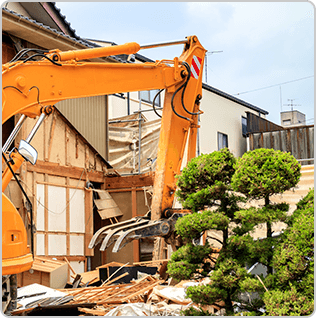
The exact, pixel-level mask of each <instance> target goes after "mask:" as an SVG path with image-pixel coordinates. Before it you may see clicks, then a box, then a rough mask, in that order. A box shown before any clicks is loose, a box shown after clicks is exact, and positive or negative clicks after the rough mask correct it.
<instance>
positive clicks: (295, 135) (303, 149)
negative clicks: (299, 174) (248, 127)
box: [249, 125, 314, 165]
mask: <svg viewBox="0 0 316 318" xmlns="http://www.w3.org/2000/svg"><path fill="white" fill-rule="evenodd" d="M258 148H273V149H276V150H281V151H285V152H290V153H291V154H292V155H293V156H294V157H295V158H296V159H298V160H299V161H300V162H301V164H302V165H306V164H314V125H311V126H297V127H292V128H287V129H284V130H278V131H267V132H259V133H250V134H249V150H254V149H258ZM302 159H305V160H302ZM306 159H312V160H306Z"/></svg>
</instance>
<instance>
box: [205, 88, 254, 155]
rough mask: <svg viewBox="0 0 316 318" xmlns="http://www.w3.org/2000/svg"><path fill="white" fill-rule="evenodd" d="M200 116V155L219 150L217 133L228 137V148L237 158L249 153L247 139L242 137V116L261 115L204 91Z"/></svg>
mask: <svg viewBox="0 0 316 318" xmlns="http://www.w3.org/2000/svg"><path fill="white" fill-rule="evenodd" d="M200 108H201V110H202V111H203V112H204V114H202V115H201V116H200V119H201V121H200V126H201V128H200V134H199V138H200V153H201V154H202V153H204V154H206V153H211V152H213V151H216V150H218V140H217V133H218V132H221V133H224V134H226V135H228V148H229V150H230V151H231V152H232V153H233V154H234V155H235V156H237V157H240V156H242V155H243V153H244V152H246V151H247V139H246V138H245V137H243V135H242V124H241V118H242V116H244V117H247V114H246V111H248V112H252V113H254V114H256V115H259V114H258V112H256V111H254V110H251V109H250V108H248V107H245V106H242V105H240V104H238V103H235V102H233V101H231V100H229V99H227V98H223V97H221V96H219V95H217V94H214V93H212V92H209V91H206V90H205V89H204V90H203V99H202V101H201V107H200Z"/></svg>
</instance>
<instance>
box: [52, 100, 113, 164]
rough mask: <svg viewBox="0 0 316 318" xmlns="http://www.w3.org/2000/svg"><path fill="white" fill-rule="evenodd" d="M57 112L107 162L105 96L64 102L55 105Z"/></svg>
mask: <svg viewBox="0 0 316 318" xmlns="http://www.w3.org/2000/svg"><path fill="white" fill-rule="evenodd" d="M56 107H57V108H58V110H59V111H60V112H61V113H62V114H63V115H64V116H65V117H66V118H67V119H68V120H69V121H70V122H71V124H72V125H73V126H74V127H75V128H76V129H77V130H78V131H79V132H80V133H81V134H82V136H83V137H84V138H85V139H87V141H88V142H89V143H90V144H91V145H92V146H93V147H94V148H95V149H96V150H97V151H98V152H99V154H100V155H101V156H102V157H103V158H104V159H105V160H108V149H107V146H106V145H107V107H106V96H93V97H84V98H76V99H70V100H65V101H62V102H59V103H57V104H56Z"/></svg>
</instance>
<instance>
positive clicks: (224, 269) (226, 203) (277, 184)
mask: <svg viewBox="0 0 316 318" xmlns="http://www.w3.org/2000/svg"><path fill="white" fill-rule="evenodd" d="M299 177H300V165H299V164H298V162H297V161H296V160H295V158H294V157H293V156H291V155H290V154H287V153H281V152H280V151H275V150H273V149H258V150H254V151H251V152H247V153H246V154H244V156H243V157H242V158H240V159H238V160H236V158H234V156H233V155H232V154H231V153H230V152H229V150H228V149H222V150H221V151H216V152H213V153H211V154H207V155H202V156H199V157H197V158H194V159H192V160H191V161H190V162H189V163H188V165H187V167H186V168H185V169H183V171H182V174H181V175H180V176H178V183H177V185H178V189H179V190H178V191H177V193H176V194H177V197H178V198H179V201H180V202H181V203H182V206H183V207H184V208H188V209H191V211H192V213H191V214H189V215H187V216H185V217H183V218H181V219H179V220H178V221H177V224H176V231H177V233H178V234H179V235H180V236H181V237H182V238H183V240H184V241H185V242H186V245H185V246H183V247H181V248H180V249H179V250H178V251H176V252H174V253H173V254H172V256H171V261H170V262H169V264H168V273H169V274H170V275H171V276H172V277H174V278H175V279H177V280H181V279H193V278H195V279H197V278H201V277H205V276H209V277H210V283H209V284H207V285H202V286H193V287H189V288H188V289H187V296H188V297H190V298H191V299H192V300H193V301H194V302H195V303H197V304H201V305H206V304H207V305H210V304H216V305H218V304H219V302H221V303H224V306H223V307H224V308H225V310H226V314H228V315H232V314H233V313H234V306H233V304H235V305H236V304H239V307H240V309H241V311H247V312H248V314H253V315H260V314H262V313H261V311H260V310H259V309H260V308H262V307H263V306H264V302H263V299H262V298H261V297H258V298H256V299H255V298H253V299H252V300H251V302H245V301H244V300H243V298H242V297H241V296H242V294H241V293H242V292H252V291H253V292H255V291H256V292H258V293H259V296H262V295H263V293H264V291H265V290H264V288H263V285H262V284H261V282H260V281H259V280H258V279H257V278H256V277H253V275H251V274H250V273H248V271H247V269H246V268H247V266H249V265H252V264H254V263H255V262H260V263H262V264H264V265H266V266H267V268H268V273H269V274H271V273H272V266H273V264H272V257H273V246H274V245H276V244H277V240H278V239H275V238H272V223H273V222H274V221H280V220H283V221H285V220H286V211H287V210H288V205H287V204H277V205H272V204H271V203H270V200H269V198H270V196H271V195H273V194H276V193H282V192H284V191H286V190H288V189H290V188H291V187H293V186H295V185H296V184H297V182H298V180H299ZM234 190H235V191H236V192H235V191H234ZM240 194H243V195H244V196H242V195H240ZM245 198H247V199H249V198H250V199H262V198H263V199H264V206H263V207H261V208H250V209H247V210H240V208H239V203H241V202H245ZM261 223H266V225H267V238H266V239H264V240H254V239H253V238H252V236H251V233H252V231H253V230H254V228H255V226H257V225H258V224H261ZM210 230H217V231H221V232H222V239H218V238H215V237H210V238H211V239H213V240H215V241H217V242H218V243H220V246H221V247H220V250H218V249H216V248H214V245H212V244H210V243H208V242H206V244H205V245H204V246H199V245H195V244H194V241H195V239H197V238H199V237H200V236H201V235H202V234H203V233H204V232H205V231H208V233H210ZM213 242H214V241H213ZM184 314H186V315H203V314H206V313H205V312H204V311H202V310H201V311H198V312H197V311H196V310H194V309H190V310H187V311H186V312H184Z"/></svg>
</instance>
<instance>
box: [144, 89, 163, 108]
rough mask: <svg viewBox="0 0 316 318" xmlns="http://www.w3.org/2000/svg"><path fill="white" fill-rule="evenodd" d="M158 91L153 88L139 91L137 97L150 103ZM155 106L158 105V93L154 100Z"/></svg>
mask: <svg viewBox="0 0 316 318" xmlns="http://www.w3.org/2000/svg"><path fill="white" fill-rule="evenodd" d="M158 92H159V90H158V89H153V90H151V91H141V92H139V98H140V99H141V100H142V101H144V102H147V103H150V104H152V103H153V101H154V98H155V96H156V94H157V93H158ZM155 106H158V107H160V95H159V96H157V98H156V100H155Z"/></svg>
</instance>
